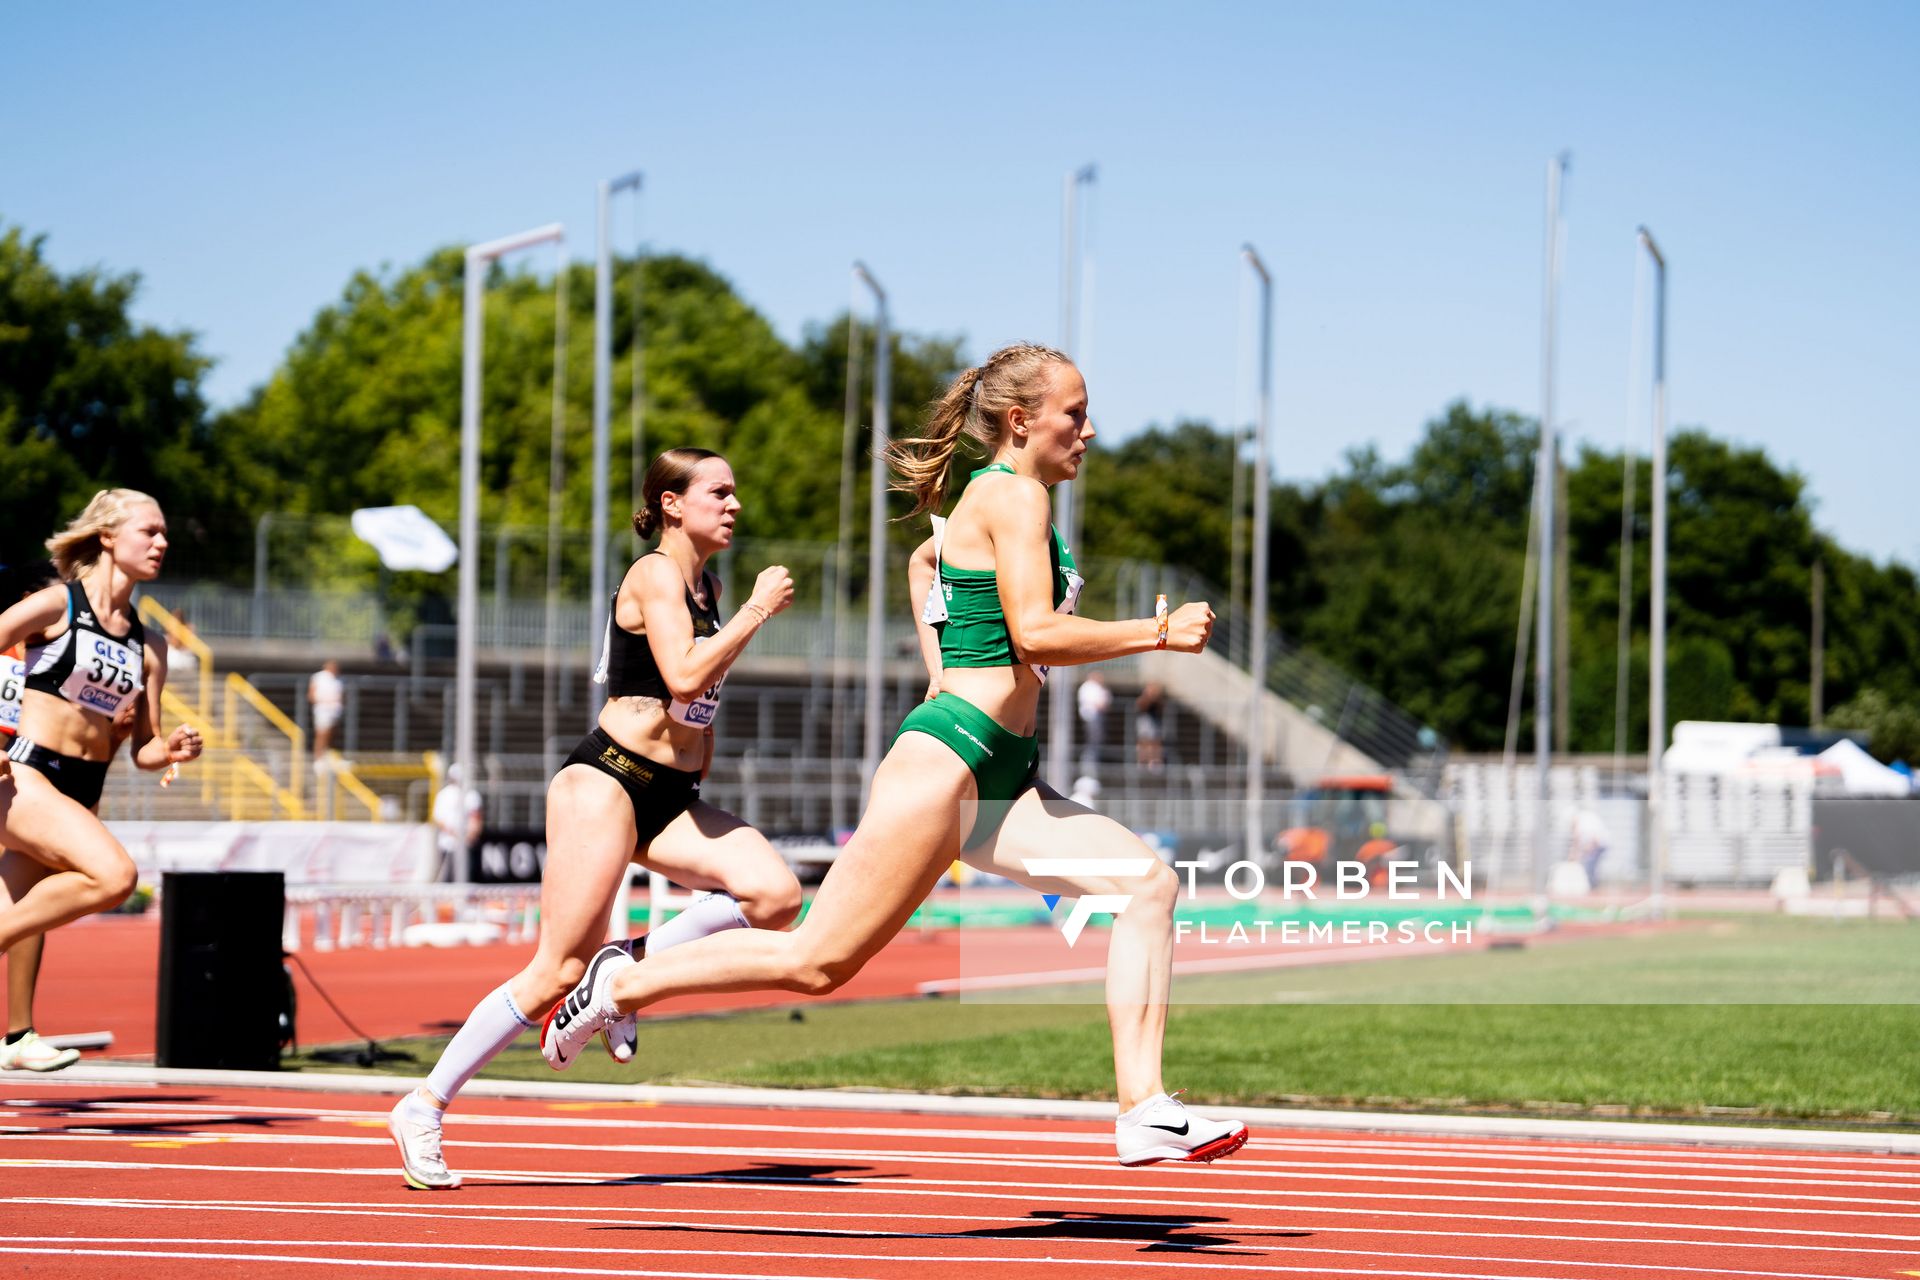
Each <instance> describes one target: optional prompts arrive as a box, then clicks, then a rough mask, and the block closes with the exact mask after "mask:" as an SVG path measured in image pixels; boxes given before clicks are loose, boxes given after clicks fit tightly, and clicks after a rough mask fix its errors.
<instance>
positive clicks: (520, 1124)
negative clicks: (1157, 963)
mask: <svg viewBox="0 0 1920 1280" xmlns="http://www.w3.org/2000/svg"><path fill="white" fill-rule="evenodd" d="M207 1111H209V1113H211V1117H217V1115H221V1113H219V1109H213V1107H209V1109H207ZM286 1113H290V1115H298V1117H303V1119H311V1121H315V1123H328V1121H332V1123H346V1125H353V1126H367V1128H372V1126H384V1123H386V1113H384V1111H340V1113H305V1111H296V1109H286ZM211 1117H209V1115H146V1113H131V1115H113V1117H98V1119H104V1121H111V1125H90V1126H71V1128H50V1126H44V1125H0V1132H6V1134H44V1136H46V1138H50V1140H54V1138H63V1136H75V1134H79V1136H94V1138H98V1136H102V1134H108V1136H111V1134H121V1132H125V1130H121V1128H115V1125H138V1123H173V1121H179V1123H186V1121H194V1123H202V1125H204V1123H205V1121H207V1119H211ZM75 1119H92V1117H88V1115H86V1113H81V1115H77V1117H75ZM447 1119H449V1121H451V1123H455V1125H459V1128H461V1130H478V1128H609V1130H660V1132H680V1130H699V1132H743V1134H801V1136H820V1134H829V1136H835V1138H851V1136H860V1138H987V1136H991V1138H995V1140H1006V1142H1020V1144H1025V1146H1031V1144H1035V1142H1043V1144H1046V1146H1068V1144H1075V1146H1102V1148H1104V1146H1108V1144H1110V1142H1112V1138H1110V1136H1108V1134H1044V1132H1041V1134H1020V1132H996V1134H981V1132H975V1130H912V1128H818V1126H789V1125H703V1123H693V1121H687V1123H662V1121H578V1119H557V1117H555V1119H549V1117H484V1115H480V1117H476V1115H459V1113H455V1115H449V1117H447ZM188 1132H190V1134H192V1136H194V1138H196V1140H207V1138H221V1140H225V1142H276V1140H278V1142H298V1140H326V1134H275V1132H230V1130H188ZM152 1136H154V1138H156V1140H163V1138H165V1136H167V1134H152ZM380 1142H384V1140H380ZM459 1144H461V1146H511V1144H503V1142H492V1144H490V1142H482V1140H480V1138H468V1136H465V1132H463V1136H461V1138H459ZM568 1146H570V1148H572V1150H580V1151H632V1150H636V1148H634V1146H589V1144H551V1146H547V1148H541V1150H563V1148H568ZM1273 1146H1277V1144H1275V1142H1261V1140H1260V1138H1254V1142H1250V1144H1248V1146H1246V1150H1244V1151H1242V1155H1240V1157H1238V1159H1235V1161H1233V1165H1225V1167H1221V1169H1219V1171H1215V1174H1212V1176H1221V1174H1225V1176H1236V1174H1244V1176H1252V1174H1254V1173H1256V1171H1267V1169H1275V1171H1302V1169H1356V1171H1388V1173H1453V1169H1450V1167H1446V1165H1394V1163H1384V1161H1354V1159H1348V1161H1325V1159H1315V1161H1300V1159H1290V1161H1263V1159H1246V1151H1254V1150H1271V1148H1273ZM530 1150H532V1144H530ZM647 1150H653V1148H647ZM657 1150H670V1148H657ZM770 1150H781V1151H803V1150H808V1148H770ZM883 1150H887V1151H893V1150H895V1148H883ZM899 1151H900V1153H904V1155H914V1153H916V1151H914V1150H910V1148H899ZM1327 1151H1329V1153H1338V1155H1352V1151H1346V1150H1338V1148H1327ZM918 1153H920V1155H941V1153H939V1151H918ZM1386 1153H1396V1155H1428V1157H1432V1155H1438V1157H1444V1159H1446V1161H1448V1163H1452V1161H1453V1159H1457V1157H1469V1159H1475V1157H1476V1159H1494V1157H1492V1155H1478V1153H1473V1151H1455V1150H1448V1148H1430V1150H1428V1148H1421V1150H1405V1151H1396V1150H1392V1148H1388V1151H1386ZM952 1155H954V1157H956V1159H966V1157H975V1159H987V1161H991V1159H996V1155H995V1153H991V1151H954V1153H952ZM1025 1155H1027V1153H1023V1151H1008V1153H1004V1159H1008V1161H1020V1163H1025ZM1526 1157H1528V1153H1515V1155H1513V1159H1526ZM1066 1159H1073V1157H1066ZM1091 1159H1096V1161H1100V1157H1091ZM1532 1159H1536V1161H1553V1163H1584V1165H1586V1163H1590V1165H1599V1167H1603V1169H1594V1171H1580V1169H1555V1171H1546V1173H1557V1174H1559V1176H1565V1178H1601V1176H1617V1178H1642V1180H1667V1182H1713V1184H1730V1182H1774V1184H1780V1186H1791V1188H1801V1186H1849V1188H1857V1186H1876V1188H1887V1190H1920V1163H1908V1165H1907V1167H1905V1169H1899V1171H1884V1169H1776V1167H1772V1165H1705V1163H1697V1161H1628V1159H1592V1161H1588V1159H1582V1157H1572V1155H1565V1157H1563V1155H1532ZM1100 1163H1104V1161H1100ZM1622 1167H1644V1169H1653V1171H1655V1173H1630V1171H1620V1173H1611V1171H1613V1169H1622ZM1670 1169H1711V1171H1713V1173H1699V1174H1686V1173H1667V1171H1670ZM1471 1173H1500V1174H1532V1173H1536V1171H1532V1169H1521V1167H1478V1165H1476V1167H1473V1169H1471ZM1728 1173H1763V1174H1774V1176H1766V1178H1745V1176H1728ZM1816 1174H1851V1176H1816ZM1889 1174H1910V1180H1884V1178H1887V1176H1889Z"/></svg>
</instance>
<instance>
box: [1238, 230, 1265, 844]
mask: <svg viewBox="0 0 1920 1280" xmlns="http://www.w3.org/2000/svg"><path fill="white" fill-rule="evenodd" d="M1240 256H1241V257H1242V258H1243V259H1244V260H1245V261H1246V264H1247V265H1248V266H1250V267H1252V268H1253V270H1254V272H1255V274H1257V275H1258V276H1259V277H1260V413H1259V417H1258V419H1257V425H1256V427H1255V429H1254V446H1253V566H1252V574H1251V579H1252V580H1251V581H1250V582H1249V583H1248V586H1247V594H1248V601H1247V604H1248V610H1247V645H1248V667H1247V669H1248V672H1249V674H1250V675H1251V676H1252V677H1253V696H1252V697H1251V698H1248V699H1247V818H1246V823H1247V825H1246V841H1247V852H1246V856H1247V858H1248V859H1249V860H1251V861H1258V860H1259V858H1260V854H1261V850H1262V848H1263V845H1264V841H1263V840H1262V838H1261V822H1260V810H1261V802H1262V800H1263V799H1264V797H1265V792H1266V764H1267V739H1266V723H1265V713H1266V700H1267V578H1268V565H1267V524H1268V520H1269V516H1268V512H1267V487H1268V481H1267V449H1268V432H1269V430H1270V429H1271V426H1272V419H1273V276H1272V275H1271V274H1270V273H1269V272H1268V271H1267V264H1266V263H1265V262H1262V261H1261V260H1260V253H1259V251H1258V250H1256V249H1255V248H1254V247H1253V246H1252V245H1250V244H1249V245H1243V246H1242V247H1241V249H1240Z"/></svg>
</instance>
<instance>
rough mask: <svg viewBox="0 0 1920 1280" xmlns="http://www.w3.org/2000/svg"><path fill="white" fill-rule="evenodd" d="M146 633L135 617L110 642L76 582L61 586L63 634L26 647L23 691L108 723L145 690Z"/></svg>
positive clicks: (112, 635) (136, 616)
mask: <svg viewBox="0 0 1920 1280" xmlns="http://www.w3.org/2000/svg"><path fill="white" fill-rule="evenodd" d="M146 645H147V629H146V627H145V626H144V625H143V624H142V623H141V621H140V615H139V614H138V613H135V614H133V616H132V619H131V621H129V622H128V624H127V634H125V635H123V636H116V635H114V634H113V633H112V632H110V631H108V630H107V629H106V627H105V625H103V624H102V623H101V622H100V620H99V619H98V618H96V617H94V614H93V603H92V602H91V601H90V600H88V599H87V593H86V590H85V589H84V588H83V587H82V586H81V585H80V584H79V583H77V582H69V583H68V584H67V629H66V631H65V632H63V633H62V634H61V635H60V637H59V638H58V639H56V640H50V641H48V642H47V643H46V644H40V645H29V646H28V647H27V688H29V689H33V690H36V691H38V692H40V693H50V694H52V695H53V696H54V697H56V698H65V699H66V700H67V701H68V702H71V703H72V704H73V705H74V706H76V707H80V708H82V709H84V710H87V711H92V712H95V713H96V714H99V715H103V716H106V717H108V718H109V719H111V718H112V717H113V716H115V715H117V714H119V711H120V708H121V707H122V706H124V705H125V704H126V703H128V702H130V701H131V700H132V699H134V698H135V697H137V696H138V695H139V693H140V690H141V688H142V687H143V686H144V685H145V684H146Z"/></svg>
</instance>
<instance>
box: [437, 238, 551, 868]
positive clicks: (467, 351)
mask: <svg viewBox="0 0 1920 1280" xmlns="http://www.w3.org/2000/svg"><path fill="white" fill-rule="evenodd" d="M548 242H552V243H553V244H555V245H564V244H565V243H566V228H565V227H563V226H561V225H560V224H559V223H557V222H552V223H548V224H547V225H546V226H544V227H535V228H534V229H533V230H531V231H522V232H521V233H519V234H518V235H512V236H503V237H502V238H500V239H498V240H489V241H487V242H486V243H484V244H476V245H474V246H472V247H471V248H469V249H468V250H467V262H466V273H467V274H466V286H467V287H466V300H465V304H464V316H463V326H462V334H461V343H460V345H461V359H460V599H459V611H458V613H457V614H456V615H455V616H456V617H458V619H459V622H460V626H459V630H458V632H457V633H456V637H455V642H454V666H453V687H454V715H453V760H454V763H455V764H457V765H459V766H460V785H461V786H463V787H471V786H474V785H476V784H477V783H478V782H479V775H478V774H476V773H475V772H474V730H475V715H474V697H473V693H474V682H475V676H476V674H477V671H478V668H479V656H480V654H479V643H480V636H479V628H478V626H477V623H478V619H479V612H480V604H479V599H480V557H479V545H480V347H481V342H482V340H483V338H484V336H485V332H486V326H485V324H484V323H483V320H484V314H483V308H484V306H485V302H486V271H487V268H488V267H489V266H491V265H493V263H495V262H496V261H498V260H499V259H500V258H502V257H504V256H505V255H506V254H509V253H512V252H513V251H514V250H516V249H526V248H530V247H531V246H533V245H536V244H546V243H548ZM561 269H562V270H565V264H564V263H562V266H561ZM467 870H468V868H467V867H466V865H465V863H464V862H462V863H461V864H460V865H459V866H457V867H455V868H454V878H455V879H456V880H460V881H465V880H466V878H467Z"/></svg>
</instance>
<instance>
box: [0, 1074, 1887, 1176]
mask: <svg viewBox="0 0 1920 1280" xmlns="http://www.w3.org/2000/svg"><path fill="white" fill-rule="evenodd" d="M15 1087H16V1088H19V1089H32V1088H35V1087H40V1088H49V1089H53V1088H58V1089H61V1090H73V1089H75V1088H76V1087H78V1088H88V1087H91V1088H95V1089H103V1088H114V1089H120V1090H126V1089H133V1088H138V1089H152V1090H155V1091H158V1090H160V1089H165V1088H173V1089H253V1090H260V1091H265V1092H271V1093H277V1094H286V1093H334V1094H359V1095H366V1094H384V1095H387V1096H392V1095H395V1094H401V1093H405V1092H407V1091H408V1089H410V1088H411V1087H412V1082H411V1081H410V1080H407V1079H404V1078H401V1077H397V1076H371V1075H341V1074H333V1073H327V1072H299V1073H283V1072H269V1071H202V1070H174V1069H168V1068H154V1067H145V1066H138V1065H114V1066H107V1065H88V1064H86V1063H80V1064H78V1065H75V1066H73V1067H69V1068H67V1070H66V1071H65V1072H63V1073H62V1075H61V1078H60V1079H59V1080H58V1081H55V1082H52V1083H47V1082H39V1081H29V1080H22V1081H19V1082H18V1084H17V1085H16V1086H15ZM467 1094H468V1096H470V1097H473V1098H512V1099H525V1100H544V1101H565V1102H569V1103H583V1102H590V1103H620V1104H624V1105H628V1106H632V1105H636V1104H638V1105H649V1104H651V1105H672V1106H683V1107H719V1108H730V1109H734V1110H748V1109H765V1108H772V1109H776V1110H789V1111H805V1112H813V1113H816V1114H817V1113H820V1112H831V1113H834V1114H846V1113H853V1114H858V1115H881V1114H886V1115H943V1116H968V1117H975V1118H978V1117H987V1116H998V1117H1003V1118H1017V1119H1021V1120H1035V1119H1043V1120H1049V1121H1068V1120H1072V1121H1084V1120H1091V1121H1104V1122H1106V1123H1112V1120H1113V1115H1114V1108H1113V1104H1112V1103H1111V1102H1087V1101H1074V1100H1041V1099H1033V1098H985V1097H951V1096H943V1095H936V1094H901V1093H865V1092H859V1091H852V1090H829V1089H758V1088H741V1087H736V1086H726V1087H718V1086H701V1087H688V1086H679V1085H597V1084H584V1083H572V1082H567V1081H552V1080H549V1081H544V1082H535V1081H526V1080H484V1079H483V1080H476V1081H474V1082H473V1083H472V1084H471V1085H469V1086H468V1088H467ZM8 1101H10V1100H0V1105H4V1104H5V1103H6V1102H8ZM23 1105H24V1104H23ZM1224 1114H1228V1115H1230V1116H1231V1118H1233V1119H1237V1120H1243V1121H1245V1122H1246V1123H1248V1124H1249V1125H1255V1126H1260V1127H1265V1128H1270V1129H1272V1130H1274V1131H1278V1132H1306V1131H1321V1132H1327V1131H1334V1132H1342V1133H1351V1132H1359V1133H1394V1134H1416V1133H1417V1134H1425V1135H1431V1136H1446V1137H1454V1138H1469V1139H1477V1138H1483V1137H1499V1138H1502V1139H1505V1140H1508V1141H1512V1140H1515V1139H1521V1138H1543V1139H1551V1140H1554V1141H1563V1142H1583V1143H1601V1144H1606V1143H1619V1144H1623V1145H1629V1144H1646V1143H1660V1144H1665V1145H1677V1146H1696V1145H1718V1146H1722V1147H1749V1148H1768V1149H1790V1150H1797V1151H1805V1150H1828V1151H1860V1152H1867V1153H1870V1154H1883V1153H1895V1152H1899V1153H1905V1154H1910V1155H1920V1133H1886V1132H1861V1131H1858V1130H1809V1129H1756V1128H1751V1127H1746V1128H1742V1127H1738V1126H1733V1125H1719V1124H1699V1123H1686V1124H1679V1123H1671V1122H1667V1123H1658V1122H1644V1121H1633V1120H1612V1119H1609V1120H1584V1119H1583V1120H1565V1119H1554V1118H1546V1117H1538V1116H1477V1115H1448V1114H1434V1113H1431V1112H1427V1113H1421V1112H1412V1111H1396V1112H1392V1113H1389V1114H1382V1113H1370V1112H1364V1111H1315V1110H1309V1109H1303V1108H1298V1107H1295V1108H1288V1109H1282V1108H1277V1107H1232V1108H1229V1109H1227V1110H1226V1112H1225V1113H1224Z"/></svg>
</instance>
